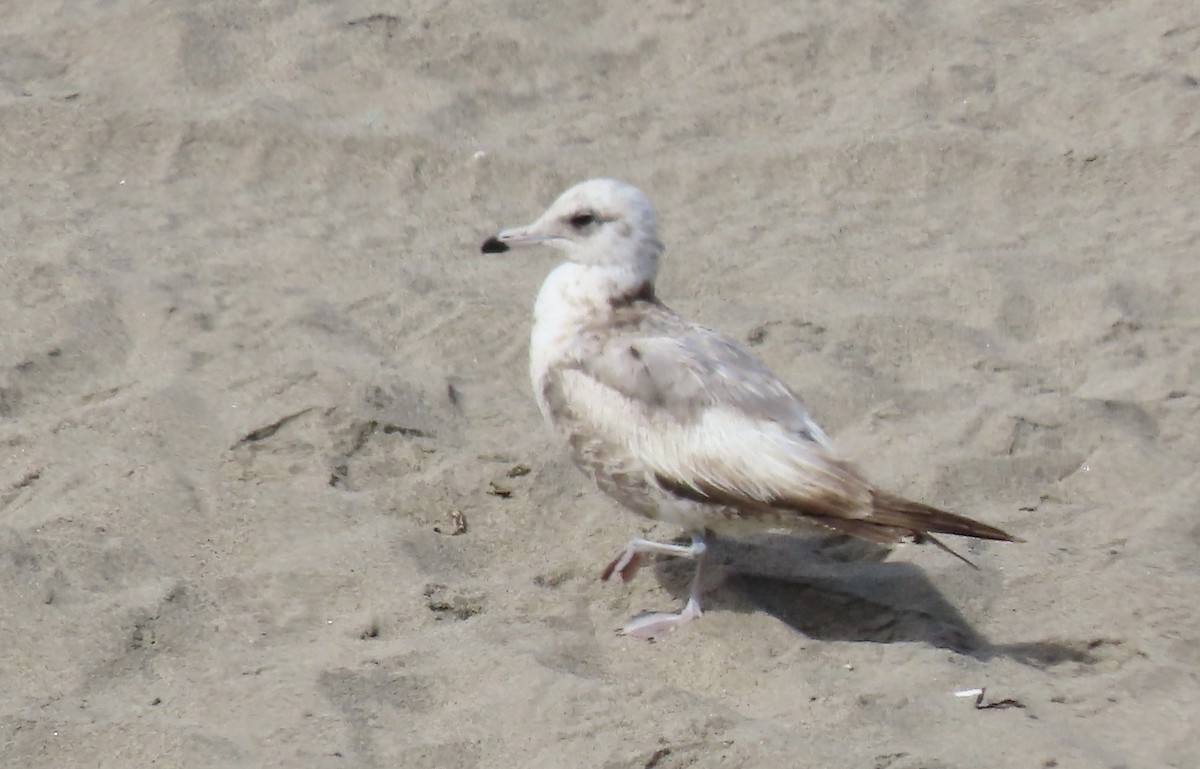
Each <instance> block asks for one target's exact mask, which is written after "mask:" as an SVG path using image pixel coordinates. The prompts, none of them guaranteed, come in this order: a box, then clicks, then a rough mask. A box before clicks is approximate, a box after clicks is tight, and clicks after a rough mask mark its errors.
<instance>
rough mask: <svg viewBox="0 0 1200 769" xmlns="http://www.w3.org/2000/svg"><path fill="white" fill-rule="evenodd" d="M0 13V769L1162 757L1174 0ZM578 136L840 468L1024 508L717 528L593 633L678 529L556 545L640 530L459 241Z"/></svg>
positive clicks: (522, 295) (1170, 588)
mask: <svg viewBox="0 0 1200 769" xmlns="http://www.w3.org/2000/svg"><path fill="white" fill-rule="evenodd" d="M0 30H2V32H0V168H3V170H4V177H5V180H6V184H5V185H4V187H3V193H2V196H0V199H2V201H3V204H2V205H0V313H2V317H3V318H4V320H5V322H4V324H3V330H2V332H0V592H2V594H3V596H4V599H3V601H2V602H0V682H2V688H0V691H2V692H3V695H2V698H0V755H2V756H3V761H2V763H3V764H4V765H6V766H14V767H15V766H21V767H74V766H89V767H95V766H101V767H141V766H151V765H155V766H187V767H193V766H194V767H261V766H281V767H409V766H411V767H450V768H453V767H574V766H598V767H639V768H640V767H658V768H659V769H670V768H673V767H718V766H720V767H731V766H746V767H760V766H796V767H822V769H839V768H841V767H847V768H849V767H856V768H857V767H875V768H878V769H883V768H885V767H886V768H887V769H918V768H930V769H951V768H955V769H957V768H959V767H961V768H963V769H969V768H977V767H998V768H1007V767H1014V768H1015V767H1022V768H1029V767H1032V768H1033V769H1039V768H1041V767H1055V766H1057V767H1063V768H1064V769H1066V768H1068V767H1107V768H1111V769H1115V768H1116V767H1127V768H1129V769H1133V768H1134V767H1189V768H1190V767H1194V766H1196V765H1197V764H1200V726H1198V725H1197V722H1196V718H1195V714H1196V713H1197V712H1200V651H1198V650H1200V615H1198V613H1197V611H1196V601H1197V596H1200V522H1198V521H1200V519H1198V518H1197V498H1198V495H1200V480H1198V476H1197V473H1196V468H1197V466H1198V465H1200V432H1198V431H1197V430H1196V424H1197V417H1198V415H1200V391H1198V390H1197V387H1198V385H1197V382H1200V254H1198V251H1200V217H1198V216H1197V214H1196V204H1195V196H1196V180H1197V179H1200V86H1197V80H1198V79H1200V14H1198V13H1197V10H1196V7H1195V4H1194V3H1189V2H1185V1H1184V0H1164V1H1162V2H1148V3H1132V2H1125V3H1102V2H1092V3H1083V2H1080V3H1034V2H1027V1H1022V2H1018V3H1016V4H1012V5H1005V6H998V5H997V4H995V3H990V2H983V0H976V1H974V2H972V1H971V0H964V1H963V2H955V3H953V4H949V5H942V6H939V5H936V4H927V3H921V2H915V3H907V4H901V5H895V4H893V5H888V4H879V3H874V2H866V1H865V0H851V2H848V3H833V2H816V3H811V4H803V5H797V4H795V3H785V2H772V3H763V4H761V7H759V8H757V9H755V10H753V11H747V10H739V9H737V8H735V7H734V4H720V3H697V2H691V1H690V0H652V2H650V3H648V4H642V3H633V2H628V1H627V0H617V1H615V2H611V3H603V4H598V5H597V4H583V5H571V4H541V3H534V2H524V1H523V0H520V1H516V2H504V3H500V2H497V3H489V4H478V3H428V4H426V3H417V4H414V5H409V6H404V5H400V4H390V3H365V2H358V1H357V0H351V1H350V2H344V3H321V2H312V1H310V0H294V1H293V2H283V3H271V4H262V5H254V4H251V3H247V2H237V3H234V2H223V3H222V2H217V3H205V4H196V3H191V2H183V0H169V1H168V2H162V3H156V4H153V5H147V4H145V3H135V2H131V0H113V1H112V2H104V3H98V2H93V3H66V4H53V3H27V4H20V3H10V4H8V5H6V6H5V8H4V9H3V10H0ZM601 174H603V175H612V176H617V177H620V178H625V179H627V180H629V181H630V182H633V183H634V184H637V185H638V186H640V187H642V188H644V189H645V190H646V191H647V193H648V194H649V195H650V196H651V199H652V200H653V201H654V203H655V204H656V206H657V208H658V210H659V213H660V219H661V222H662V230H663V237H664V240H665V242H666V244H667V249H668V250H667V254H666V260H665V263H664V269H663V277H662V280H661V282H660V285H659V290H660V295H661V296H662V297H663V298H664V300H666V301H667V302H668V303H669V304H671V305H672V306H673V307H675V308H676V309H677V310H679V311H680V312H681V313H682V314H684V315H685V316H686V317H689V318H695V319H697V320H700V321H702V322H704V323H706V324H707V325H709V326H712V327H714V328H717V329H719V330H721V331H722V332H724V333H727V334H730V335H733V336H735V337H738V338H742V339H746V340H747V341H748V342H749V343H751V344H752V345H753V346H754V349H755V351H756V352H757V353H758V354H759V355H761V356H762V357H763V358H764V359H765V360H766V361H767V362H768V363H769V364H770V365H771V367H772V368H773V369H775V370H776V371H777V372H779V373H780V374H781V375H782V376H784V377H785V378H786V379H787V380H788V381H789V382H790V383H792V384H793V385H794V386H795V387H796V388H797V389H798V390H799V391H800V392H802V393H804V394H805V396H806V397H807V399H808V401H809V404H810V406H811V407H812V410H813V412H814V414H815V416H816V417H817V419H818V420H819V421H820V422H821V423H822V425H823V426H825V427H826V428H827V429H828V430H829V431H830V432H831V433H832V434H833V436H834V437H835V439H836V440H837V441H838V442H839V444H840V445H841V446H842V447H843V449H844V450H845V452H846V453H847V454H849V455H850V456H852V457H854V458H855V459H856V461H857V462H858V464H859V465H860V466H861V467H862V468H863V469H864V471H865V472H867V473H868V475H869V476H870V477H871V478H872V479H873V480H875V481H876V482H878V483H879V484H880V485H882V486H885V487H887V488H890V489H894V490H895V491H897V492H899V493H903V494H905V495H908V496H912V497H915V498H918V499H922V500H924V501H926V502H929V503H932V504H938V505H944V506H947V507H950V508H952V509H955V510H957V511H960V512H963V513H965V514H968V515H971V516H972V517H976V518H978V519H980V520H983V521H987V522H989V523H992V524H995V525H998V526H1001V527H1003V528H1005V529H1007V530H1009V531H1012V532H1013V533H1014V534H1017V535H1019V536H1022V537H1024V538H1025V539H1027V540H1028V541H1027V542H1026V543H1024V544H1019V545H1004V544H986V545H968V546H966V547H965V550H966V552H967V553H968V554H969V555H970V557H972V559H973V560H975V561H976V562H977V563H978V564H979V567H980V569H979V571H972V570H970V569H968V568H966V567H965V566H964V565H963V564H961V563H960V562H958V561H956V560H954V559H953V558H950V557H949V556H947V555H945V554H944V553H940V552H938V551H937V550H934V549H930V548H917V547H900V548H897V549H896V550H894V551H893V552H891V553H890V554H886V555H887V558H886V559H881V558H882V556H883V555H885V554H883V553H879V552H877V551H873V550H871V549H869V548H860V547H852V546H849V545H847V544H846V543H841V542H837V541H814V540H804V539H787V538H777V537H776V538H769V537H768V538H764V539H762V540H761V541H757V542H753V543H748V544H746V543H742V544H738V543H725V544H719V545H718V548H719V563H720V564H721V570H720V573H719V574H718V575H716V579H714V583H713V585H712V588H711V590H710V592H709V593H708V595H707V601H706V609H707V613H706V614H705V616H704V617H703V618H702V619H701V620H700V621H698V622H695V623H692V624H691V625H689V626H688V627H686V628H683V629H682V630H681V631H680V632H679V633H677V634H675V635H673V636H672V637H670V638H668V639H666V640H664V641H661V642H658V643H655V644H647V643H644V642H640V641H637V640H636V639H629V638H621V637H618V636H617V635H615V633H614V630H615V629H616V628H617V627H619V626H620V624H621V623H622V622H623V621H624V619H625V618H626V617H627V616H629V615H630V614H632V613H635V612H637V611H640V610H643V609H655V608H671V607H673V606H675V605H676V604H677V603H678V602H679V601H680V599H681V597H682V595H683V593H684V591H685V590H686V585H687V578H688V574H689V570H688V565H687V564H678V563H670V562H666V563H663V564H660V565H659V566H658V567H656V568H655V569H647V570H644V571H643V572H642V574H640V575H639V577H638V578H637V580H636V581H634V582H633V583H631V584H629V585H627V586H622V585H605V584H602V583H600V581H599V580H598V579H597V576H598V573H599V570H600V568H601V567H602V566H603V565H604V564H605V563H607V561H608V560H609V559H610V558H611V557H612V556H613V555H615V553H616V552H617V551H618V550H619V549H620V547H621V546H623V544H624V543H625V541H626V540H627V539H628V538H629V537H630V536H634V535H647V536H656V537H666V538H670V537H673V536H675V535H676V534H677V533H678V532H676V531H674V530H671V529H670V527H665V526H659V527H648V526H647V525H646V524H645V523H644V522H642V521H640V520H638V519H636V518H635V517H633V516H632V515H629V514H627V513H624V512H622V511H620V510H619V509H618V508H617V507H616V506H615V505H614V504H613V503H611V502H610V501H608V500H607V499H605V498H604V497H603V496H602V495H600V494H599V493H597V492H595V491H593V490H592V489H590V488H588V486H587V483H586V480H585V479H584V477H583V476H582V475H581V474H579V473H578V472H577V471H575V470H574V468H572V467H571V465H570V463H569V460H568V459H567V458H566V456H565V454H564V453H563V452H561V451H560V450H559V449H558V447H556V446H555V445H554V443H553V442H552V440H551V438H550V436H549V434H548V433H547V431H546V430H545V428H544V426H543V425H542V423H541V420H540V418H539V417H538V414H537V410H536V407H535V405H534V402H533V398H532V396H531V393H530V392H529V385H528V381H527V364H526V355H527V346H528V341H527V332H528V327H529V313H530V308H531V306H532V301H533V297H534V294H535V292H536V290H537V287H538V284H539V283H540V281H541V279H542V277H543V276H544V275H545V274H546V272H547V271H548V270H549V269H550V268H551V267H552V266H553V264H554V258H555V257H554V254H552V253H551V252H548V251H544V252H536V251H535V252H526V253H521V254H508V255H505V256H488V255H481V254H479V253H478V246H479V242H480V241H481V240H482V238H483V237H485V236H486V235H488V234H491V233H492V232H494V231H496V229H498V228H499V227H500V226H506V225H511V224H520V223H522V222H525V221H528V220H530V219H532V218H533V217H534V216H536V215H537V214H538V213H540V212H541V211H542V210H543V209H544V207H545V206H546V205H547V204H549V202H550V201H552V200H553V198H554V196H555V195H557V193H558V192H559V191H560V190H562V189H564V188H565V187H566V186H567V185H569V184H570V183H572V182H575V181H577V180H579V179H583V178H586V177H589V176H595V175H601ZM684 264H686V265H687V269H682V268H675V267H673V265H684ZM464 523H465V531H462V528H463V524H464ZM961 544H962V543H960V545H961ZM975 687H987V692H986V694H985V698H984V701H983V705H988V704H998V705H1005V707H993V708H984V709H976V707H975V704H974V700H972V699H971V698H957V697H955V696H954V693H955V692H956V691H960V690H963V689H969V688H975ZM1006 701H1007V702H1006ZM1014 703H1015V704H1014ZM1017 704H1019V705H1020V706H1021V707H1017V706H1016V705H1017Z"/></svg>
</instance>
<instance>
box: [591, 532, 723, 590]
mask: <svg viewBox="0 0 1200 769" xmlns="http://www.w3.org/2000/svg"><path fill="white" fill-rule="evenodd" d="M696 542H697V535H695V534H693V535H692V544H691V545H672V544H668V543H666V542H653V541H651V540H648V539H631V540H629V544H627V545H626V546H625V549H624V550H623V551H621V554H620V555H618V556H617V557H616V558H614V559H612V560H611V561H609V564H608V566H605V567H604V571H602V572H600V579H602V580H604V581H605V582H607V581H608V580H609V578H610V577H612V575H614V574H619V575H620V576H621V581H623V582H628V581H629V580H631V579H633V575H635V574H637V570H638V569H640V568H641V566H642V556H643V555H645V554H647V553H654V554H658V555H673V556H676V557H677V558H695V557H696V556H697V555H699V554H700V553H703V552H704V538H703V537H700V538H699V542H700V549H699V550H697V549H696Z"/></svg>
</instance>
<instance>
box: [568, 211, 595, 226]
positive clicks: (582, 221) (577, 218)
mask: <svg viewBox="0 0 1200 769" xmlns="http://www.w3.org/2000/svg"><path fill="white" fill-rule="evenodd" d="M570 222H571V226H572V227H574V228H575V229H577V230H582V229H583V228H584V227H587V226H588V225H589V224H595V222H596V217H595V216H594V215H593V214H575V215H574V216H572V217H571V219H570Z"/></svg>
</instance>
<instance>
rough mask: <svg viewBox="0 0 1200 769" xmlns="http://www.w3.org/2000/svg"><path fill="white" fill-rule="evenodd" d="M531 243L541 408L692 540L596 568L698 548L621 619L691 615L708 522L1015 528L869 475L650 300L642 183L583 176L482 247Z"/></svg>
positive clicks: (742, 528) (870, 529) (788, 395)
mask: <svg viewBox="0 0 1200 769" xmlns="http://www.w3.org/2000/svg"><path fill="white" fill-rule="evenodd" d="M539 244H540V245H547V246H552V247H554V248H557V249H558V250H560V251H562V252H563V254H564V255H565V257H566V261H564V262H563V263H562V264H560V265H559V266H558V267H556V268H555V269H554V270H553V271H552V272H551V273H550V275H549V276H548V277H547V278H546V280H545V282H544V283H543V284H542V287H541V290H540V291H539V292H538V296H537V301H536V303H535V305H534V310H533V318H534V320H533V332H532V335H531V340H530V366H529V369H530V377H531V379H532V382H533V391H534V396H535V397H536V399H537V404H538V408H539V410H540V411H541V413H542V415H543V417H544V418H545V420H546V421H547V423H548V424H549V425H550V427H551V429H552V430H553V431H554V432H555V433H557V434H558V435H559V436H560V437H561V438H562V439H563V441H564V442H565V443H566V445H567V447H568V448H569V450H570V452H571V456H572V458H573V459H574V461H575V464H576V465H578V466H579V468H580V469H582V470H583V471H584V472H585V473H586V474H588V475H590V476H591V478H592V479H593V480H594V481H595V483H596V485H597V486H598V487H599V488H600V489H601V490H602V491H604V492H605V493H606V494H608V495H609V496H610V497H612V498H613V499H615V500H616V501H617V502H619V503H621V505H623V506H624V507H626V508H628V509H629V510H631V511H633V512H635V513H638V514H640V515H642V516H645V517H646V518H649V519H651V520H655V521H665V522H669V523H672V524H676V525H678V526H680V527H682V528H683V529H684V531H686V532H687V534H688V537H689V538H690V540H691V542H690V544H688V545H682V544H675V543H666V542H654V541H650V540H647V539H641V538H634V539H632V540H630V541H629V543H628V544H627V545H626V546H625V549H624V550H623V551H622V552H621V553H620V555H618V556H617V557H616V558H614V559H613V560H612V562H611V563H609V564H608V566H607V567H606V568H605V569H604V571H603V572H602V573H601V579H602V580H605V581H607V580H609V579H610V578H612V577H613V576H619V577H620V578H621V579H622V580H624V581H628V580H630V579H632V578H633V576H634V575H635V574H636V573H637V570H638V568H639V567H640V566H641V565H642V563H643V560H644V559H645V557H646V556H649V555H653V554H657V555H667V556H678V557H683V558H690V559H692V560H694V561H695V564H696V566H695V573H694V576H693V578H692V582H691V587H690V589H689V596H688V600H687V604H686V605H685V606H684V607H683V609H682V610H681V611H678V612H654V613H646V614H642V615H639V616H637V617H634V618H633V619H631V620H630V621H629V622H628V623H626V624H625V626H624V627H623V628H622V629H621V632H623V633H624V634H626V635H629V636H633V637H636V638H643V639H648V640H653V639H655V638H658V637H661V636H663V635H665V634H666V633H668V632H670V631H672V630H674V629H676V628H678V627H680V626H681V625H684V624H685V623H687V622H689V621H691V620H693V619H695V618H697V617H699V616H700V614H701V605H700V599H701V593H702V589H701V577H702V575H703V573H704V566H705V563H706V560H707V557H708V553H709V548H708V545H709V542H710V540H711V539H712V538H713V537H714V535H729V536H734V537H736V536H744V535H746V534H753V533H757V532H763V531H772V530H774V531H779V530H783V531H788V530H802V529H811V528H812V527H814V526H815V527H819V528H824V529H826V530H832V531H834V532H839V533H842V534H848V535H852V536H855V537H860V538H862V539H866V540H870V541H872V542H877V543H881V544H887V543H894V542H901V541H910V542H916V543H930V544H933V545H936V546H938V547H940V548H942V549H944V550H946V551H947V552H950V553H951V554H953V555H955V556H956V557H958V558H960V559H962V560H964V561H966V559H965V558H962V556H959V555H958V554H957V553H954V551H952V550H950V548H948V547H947V546H946V545H944V544H942V542H941V541H940V540H938V539H936V538H935V537H934V536H933V535H934V534H954V535H958V536H964V537H976V538H979V539H991V540H1003V541H1020V540H1018V539H1017V538H1016V537H1013V536H1011V535H1009V534H1007V533H1005V532H1004V531H1001V530H1000V529H998V528H995V527H993V526H988V525H987V524H984V523H980V522H978V521H974V520H971V519H970V518H967V517H964V516H961V515H957V514H955V513H950V512H947V511H945V510H939V509H938V508H936V507H931V506H929V505H925V504H922V503H920V502H913V501H909V500H907V499H904V498H902V497H899V496H896V495H894V494H890V493H888V492H886V491H882V490H880V489H878V488H876V487H875V486H874V485H872V484H871V483H870V482H869V481H867V480H866V478H865V477H864V476H863V475H862V474H861V473H860V472H859V471H858V470H857V469H856V468H855V467H854V466H852V465H851V464H850V463H849V462H848V461H846V460H845V459H844V458H843V457H842V456H841V455H840V454H838V452H837V451H836V450H835V448H834V446H833V443H832V441H831V440H830V439H829V436H828V435H826V434H825V432H824V431H823V430H822V429H821V428H820V427H819V426H818V425H817V423H816V422H814V421H813V419H812V417H811V416H810V415H809V413H808V409H807V408H806V407H805V405H804V402H803V401H802V400H801V399H800V397H799V396H798V395H797V394H796V393H795V392H793V391H792V390H791V389H790V388H789V387H788V386H787V385H786V384H784V382H783V381H782V380H781V379H779V378H778V377H777V376H775V375H774V374H773V373H771V371H770V370H769V369H768V368H767V367H766V365H764V364H763V363H762V362H760V361H759V360H758V359H756V358H755V357H754V356H753V355H751V354H750V352H749V351H748V350H747V349H745V348H744V347H743V346H742V345H740V344H738V343H737V342H735V341H733V340H732V339H729V338H728V337H725V336H723V335H721V334H719V333H717V332H715V331H712V330H710V329H708V328H705V327H704V326H700V325H697V324H695V323H692V322H690V321H687V320H685V319H683V318H682V317H680V316H679V315H678V314H676V313H675V312H673V311H672V310H671V309H669V308H668V307H667V306H666V305H664V304H663V303H662V302H661V301H659V299H658V296H657V295H656V293H655V290H654V284H655V279H656V278H657V276H658V268H659V261H660V258H661V256H662V253H663V245H662V242H661V241H660V240H659V237H658V222H657V218H656V216H655V213H654V209H653V208H652V207H651V206H650V202H649V200H648V199H647V198H646V195H645V194H644V193H643V192H642V191H641V190H639V189H638V188H636V187H634V186H632V185H630V184H627V183H624V182H621V181H617V180H614V179H590V180H588V181H584V182H581V183H580V184H577V185H575V186H574V187H571V188H570V189H568V190H567V191H566V192H564V193H563V194H562V195H561V196H559V198H558V199H557V200H556V201H555V202H554V203H553V204H552V205H551V206H550V208H549V209H547V210H546V212H545V213H544V214H542V215H541V216H540V217H539V218H538V219H537V221H535V222H533V223H532V224H529V225H527V226H524V227H514V228H511V229H506V230H502V231H501V232H499V233H497V234H496V235H494V236H492V237H490V238H488V239H487V240H486V241H485V242H484V243H483V246H482V248H481V250H482V251H483V252H484V253H502V252H506V251H508V250H510V249H512V248H516V247H522V246H532V245H539ZM967 563H968V564H969V563H970V562H969V561H967Z"/></svg>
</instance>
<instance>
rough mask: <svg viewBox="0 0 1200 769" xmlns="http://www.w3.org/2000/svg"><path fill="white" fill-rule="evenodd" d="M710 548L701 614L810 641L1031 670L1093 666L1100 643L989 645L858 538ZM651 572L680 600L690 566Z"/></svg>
mask: <svg viewBox="0 0 1200 769" xmlns="http://www.w3.org/2000/svg"><path fill="white" fill-rule="evenodd" d="M710 545H711V546H712V547H713V551H712V559H711V560H712V563H713V564H714V568H713V569H712V570H711V571H712V572H713V573H712V574H711V575H710V576H711V577H715V580H714V581H712V582H710V580H708V579H706V580H705V583H706V585H707V586H708V592H707V594H706V602H705V606H706V608H707V609H710V610H718V611H720V610H733V611H743V612H753V611H763V612H766V613H767V614H769V615H771V616H772V617H775V618H776V619H778V620H780V621H781V622H783V623H785V624H786V625H788V626H789V627H791V628H792V629H793V630H795V631H797V632H799V633H801V634H803V635H805V636H807V637H809V638H813V639H818V640H823V641H857V642H869V643H908V642H916V643H923V644H927V645H929V646H932V647H935V648H939V649H948V650H951V651H954V652H957V653H959V654H963V655H966V656H969V657H973V658H975V659H978V660H981V661H986V660H989V659H992V658H994V657H1007V658H1010V659H1013V660H1015V661H1017V662H1020V663H1022V664H1025V665H1029V666H1032V667H1037V668H1048V667H1053V666H1056V665H1059V664H1062V663H1066V662H1075V663H1080V664H1083V665H1092V664H1095V663H1096V662H1098V661H1099V656H1098V655H1097V653H1096V649H1097V648H1098V646H1099V645H1101V644H1102V643H1104V642H1099V643H1098V642H1097V641H1096V640H1094V639H1087V640H1081V641H1070V640H1062V639H1045V640H1037V641H1025V642H1017V643H1004V644H997V643H993V642H991V641H989V640H988V639H987V638H986V637H984V636H983V635H982V634H981V633H980V632H979V631H977V630H976V629H975V628H974V627H972V625H971V623H970V622H968V621H967V620H966V618H964V617H963V616H962V614H961V613H960V612H959V611H958V610H957V609H956V608H955V607H954V606H953V605H952V604H951V603H950V602H949V601H947V600H946V598H945V596H943V595H942V593H941V591H939V590H938V588H937V587H936V586H935V585H934V584H933V582H932V581H930V579H929V577H928V576H927V575H926V574H925V572H924V571H923V570H922V569H921V568H920V567H918V566H916V565H914V564H911V563H903V562H889V563H885V562H884V559H885V558H886V557H887V556H888V554H889V552H890V549H889V548H887V547H884V546H881V545H876V544H873V543H870V542H864V541H862V540H858V539H852V538H849V537H844V536H840V535H839V536H832V537H824V538H801V537H787V536H776V537H767V538H760V539H755V540H752V541H749V542H740V541H735V540H729V539H719V540H716V541H715V542H710ZM963 568H967V567H966V566H965V565H964V567H963ZM656 572H657V573H658V576H659V578H660V581H661V582H662V584H663V585H664V586H665V587H666V588H667V589H668V590H670V591H671V592H672V593H674V594H676V595H678V596H680V597H682V596H686V594H687V589H688V583H689V581H690V578H691V574H692V565H691V564H690V563H687V562H681V561H678V560H677V559H663V560H660V561H659V562H658V563H657V565H656ZM722 577H723V579H722ZM713 582H716V583H719V586H718V585H716V584H713Z"/></svg>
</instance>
